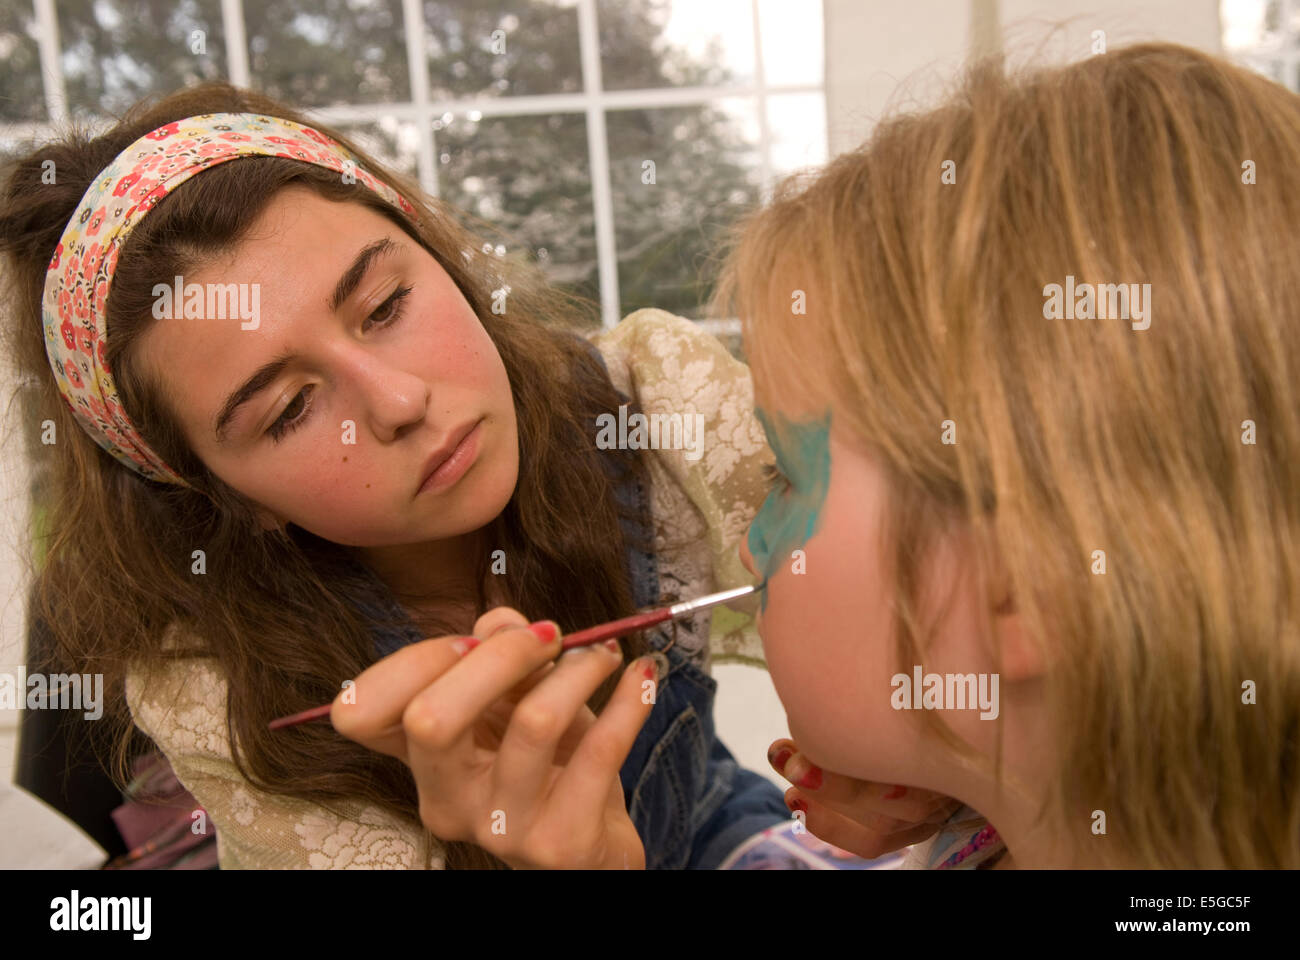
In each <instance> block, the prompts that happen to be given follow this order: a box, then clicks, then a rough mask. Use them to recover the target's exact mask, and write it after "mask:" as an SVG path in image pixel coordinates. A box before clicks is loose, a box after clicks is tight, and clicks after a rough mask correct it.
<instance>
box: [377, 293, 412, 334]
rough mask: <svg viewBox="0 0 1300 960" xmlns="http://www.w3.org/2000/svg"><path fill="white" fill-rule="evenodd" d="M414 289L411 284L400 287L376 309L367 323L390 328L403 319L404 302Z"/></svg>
mask: <svg viewBox="0 0 1300 960" xmlns="http://www.w3.org/2000/svg"><path fill="white" fill-rule="evenodd" d="M412 289H413V288H412V287H411V286H410V285H409V284H408V285H407V286H405V287H398V288H397V289H396V290H394V291H393V293H392V295H391V296H390V297H389V298H388V299H387V300H385V301H384V302H383V303H381V304H380V305H379V306H377V307H375V312H374V313H372V314H371V315H370V316H369V317H367V318H366V323H375V324H378V325H380V326H390V325H392V324H394V323H396V322H397V321H398V320H400V319H402V308H403V302H404V301H405V300H406V295H407V294H409V293H410V292H411V290H412Z"/></svg>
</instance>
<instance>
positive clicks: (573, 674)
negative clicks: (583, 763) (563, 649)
mask: <svg viewBox="0 0 1300 960" xmlns="http://www.w3.org/2000/svg"><path fill="white" fill-rule="evenodd" d="M620 663H622V655H621V654H618V653H614V652H611V650H610V649H609V648H607V647H606V646H605V645H604V644H597V645H596V646H594V647H591V648H588V649H578V650H572V651H569V652H568V653H565V654H564V655H563V656H561V657H560V658H559V660H558V661H557V662H556V664H555V668H554V669H553V670H552V671H551V672H550V673H549V674H547V675H546V677H545V679H544V681H543V682H539V683H538V684H537V685H536V686H535V687H533V689H532V690H531V691H529V692H528V693H527V694H526V695H525V696H524V697H523V698H522V699H521V700H520V701H519V702H518V703H517V704H515V708H514V711H513V712H512V713H511V715H510V726H509V727H508V728H507V729H506V733H505V736H504V737H502V739H501V746H500V747H499V748H498V749H497V757H496V762H495V766H494V779H495V782H496V787H497V793H496V796H497V797H498V798H499V799H500V801H501V802H502V804H503V805H507V806H508V805H509V804H511V803H517V804H521V805H526V804H531V803H533V802H535V798H537V797H541V796H544V795H545V793H546V785H547V784H548V782H549V781H550V779H551V777H552V769H551V765H552V764H553V763H554V761H555V754H556V750H557V748H558V747H559V745H560V741H561V739H562V738H563V737H564V736H565V735H566V733H567V732H568V731H570V730H572V729H573V728H574V726H575V725H577V724H579V723H580V721H581V720H583V719H586V721H587V722H583V723H581V727H582V730H583V731H587V730H589V729H590V728H591V726H592V724H594V722H595V720H594V718H584V717H583V716H582V715H583V714H589V713H590V711H588V710H587V709H586V706H587V701H588V700H589V699H590V698H591V696H592V694H593V693H595V692H596V690H597V689H598V688H599V687H600V685H601V683H603V682H604V680H605V678H606V677H608V676H609V675H610V673H611V672H612V671H613V670H614V669H615V668H616V667H618V666H619V664H620Z"/></svg>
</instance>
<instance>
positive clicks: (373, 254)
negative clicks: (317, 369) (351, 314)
mask: <svg viewBox="0 0 1300 960" xmlns="http://www.w3.org/2000/svg"><path fill="white" fill-rule="evenodd" d="M401 250H402V247H401V245H400V244H397V243H394V242H393V241H392V240H390V239H389V238H388V237H382V238H380V239H379V240H375V241H374V242H372V243H368V244H366V245H365V246H364V247H362V248H361V250H360V251H359V252H358V253H357V255H356V257H355V258H354V259H353V260H352V265H351V266H349V267H348V268H347V270H345V271H343V276H341V277H339V282H338V283H337V284H336V285H335V287H334V293H333V294H332V295H331V296H330V298H329V300H328V302H327V304H326V305H327V306H328V307H329V309H330V313H337V312H338V309H339V307H341V306H342V305H343V302H344V301H345V300H347V298H348V297H350V296H352V294H353V292H354V291H355V290H356V289H357V287H358V286H359V285H360V283H361V280H362V278H363V277H364V276H365V275H366V271H367V270H369V269H370V267H371V265H372V264H373V263H374V262H375V261H376V260H377V259H379V258H380V257H383V256H387V255H390V254H394V253H400V252H401ZM296 359H298V355H297V354H295V353H281V354H279V355H277V356H275V357H273V358H272V359H271V360H268V361H267V362H266V363H264V364H262V365H261V366H260V367H258V368H257V370H255V371H254V372H253V375H252V376H251V377H249V378H248V379H247V380H245V381H244V382H243V384H241V385H240V386H239V387H237V388H235V389H234V390H232V391H231V392H230V395H229V396H228V397H226V400H225V402H224V403H223V404H222V405H221V411H220V412H219V413H218V414H217V416H216V419H215V420H214V421H213V428H212V432H213V435H214V436H216V438H217V443H226V442H227V441H228V440H229V437H228V436H227V435H226V430H227V428H228V427H229V426H230V421H231V420H232V419H234V416H235V412H236V411H237V410H238V409H239V408H240V407H242V406H243V405H244V404H245V403H247V402H248V401H249V400H251V399H253V397H255V396H257V394H259V393H261V392H262V391H263V390H265V389H266V388H267V387H269V386H270V385H271V384H272V383H274V382H275V380H276V378H277V377H279V375H280V373H281V371H283V370H284V368H285V367H287V366H288V365H289V364H290V363H292V362H293V361H294V360H296Z"/></svg>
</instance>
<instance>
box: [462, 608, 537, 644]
mask: <svg viewBox="0 0 1300 960" xmlns="http://www.w3.org/2000/svg"><path fill="white" fill-rule="evenodd" d="M529 622H530V621H529V619H528V618H527V617H525V616H524V615H523V614H522V613H520V612H519V611H518V610H515V609H513V608H511V607H493V608H492V609H491V610H489V611H488V612H487V613H485V614H483V616H481V617H479V618H478V620H476V621H474V636H476V637H478V638H479V639H480V640H486V639H487V638H488V637H490V636H492V634H494V633H500V632H501V631H502V630H514V629H517V628H519V627H526V626H528V624H529Z"/></svg>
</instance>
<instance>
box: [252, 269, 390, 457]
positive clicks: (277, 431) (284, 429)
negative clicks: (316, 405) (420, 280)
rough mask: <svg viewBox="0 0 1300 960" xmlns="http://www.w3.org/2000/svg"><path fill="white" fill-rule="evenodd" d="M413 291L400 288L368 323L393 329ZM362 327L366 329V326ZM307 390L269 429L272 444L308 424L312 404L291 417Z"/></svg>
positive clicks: (294, 399)
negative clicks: (408, 296)
mask: <svg viewBox="0 0 1300 960" xmlns="http://www.w3.org/2000/svg"><path fill="white" fill-rule="evenodd" d="M412 289H414V288H413V287H412V286H411V285H409V284H408V285H407V286H405V287H398V288H397V289H396V290H394V291H393V293H392V295H391V296H390V297H389V298H388V299H387V300H385V301H384V302H383V303H381V304H380V305H379V306H377V307H376V308H375V312H374V313H372V314H371V315H370V316H368V317H367V318H366V323H370V324H377V325H379V326H384V327H391V326H392V325H393V324H395V323H397V321H398V320H400V319H402V310H403V305H404V302H405V300H406V297H407V295H408V294H409V293H410V292H411V290H412ZM362 326H363V327H364V326H365V324H363V325H362ZM306 389H308V388H307V387H304V388H303V390H300V391H298V393H297V395H296V396H295V397H294V398H293V399H292V400H290V401H289V405H288V406H287V407H285V408H284V412H283V413H281V414H280V417H279V419H277V420H276V421H275V423H273V424H271V426H269V427H268V428H267V430H266V433H267V435H268V436H269V437H270V438H271V442H272V443H279V442H280V440H281V439H283V437H284V435H285V434H286V433H290V432H292V431H294V430H297V429H298V428H299V427H301V426H302V425H303V424H304V423H306V422H307V419H308V416H309V415H308V413H307V411H308V410H310V409H311V404H310V403H303V405H302V407H301V408H300V410H301V412H300V414H299V415H298V416H297V417H296V418H295V417H294V416H292V415H291V414H292V412H293V410H294V408H295V405H296V404H297V403H298V401H299V400H300V399H302V396H303V391H305V390H306Z"/></svg>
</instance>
